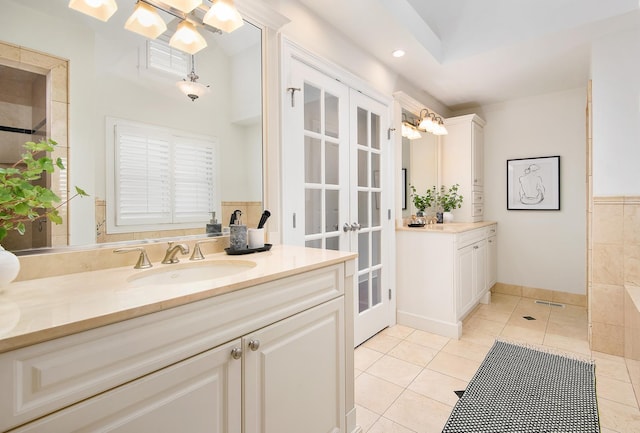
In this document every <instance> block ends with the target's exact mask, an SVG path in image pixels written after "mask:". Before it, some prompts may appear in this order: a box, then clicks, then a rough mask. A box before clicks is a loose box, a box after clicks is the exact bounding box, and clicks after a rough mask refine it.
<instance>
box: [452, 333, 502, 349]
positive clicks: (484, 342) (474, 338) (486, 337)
mask: <svg viewBox="0 0 640 433" xmlns="http://www.w3.org/2000/svg"><path fill="white" fill-rule="evenodd" d="M460 340H461V341H468V342H470V343H473V344H477V345H480V346H486V347H491V346H493V343H495V341H496V336H495V335H491V334H487V333H486V332H482V331H478V330H475V329H464V328H462V337H461V338H460Z"/></svg>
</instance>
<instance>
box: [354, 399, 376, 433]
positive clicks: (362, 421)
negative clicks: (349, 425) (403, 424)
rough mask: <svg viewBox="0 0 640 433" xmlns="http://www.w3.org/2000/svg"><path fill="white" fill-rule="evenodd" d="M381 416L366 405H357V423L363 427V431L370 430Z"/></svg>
mask: <svg viewBox="0 0 640 433" xmlns="http://www.w3.org/2000/svg"><path fill="white" fill-rule="evenodd" d="M379 418H380V415H378V414H377V413H375V412H371V411H370V410H369V409H367V408H366V407H362V406H360V405H356V424H357V425H359V426H360V427H362V431H363V432H366V431H369V430H370V429H371V426H373V425H374V424H375V423H376V421H378V419H379Z"/></svg>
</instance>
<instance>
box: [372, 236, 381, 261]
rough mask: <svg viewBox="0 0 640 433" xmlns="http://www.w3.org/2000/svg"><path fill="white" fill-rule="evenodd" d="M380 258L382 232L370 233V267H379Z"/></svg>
mask: <svg viewBox="0 0 640 433" xmlns="http://www.w3.org/2000/svg"><path fill="white" fill-rule="evenodd" d="M381 257H382V232H381V231H380V230H375V231H372V232H371V266H375V265H379V264H380V263H381Z"/></svg>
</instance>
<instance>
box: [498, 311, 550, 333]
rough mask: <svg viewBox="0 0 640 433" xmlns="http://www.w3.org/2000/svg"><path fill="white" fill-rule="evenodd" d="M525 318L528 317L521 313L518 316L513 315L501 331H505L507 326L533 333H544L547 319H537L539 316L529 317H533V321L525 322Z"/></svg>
mask: <svg viewBox="0 0 640 433" xmlns="http://www.w3.org/2000/svg"><path fill="white" fill-rule="evenodd" d="M525 317H529V316H528V315H526V314H525V315H523V314H522V313H520V314H517V313H514V314H513V315H512V316H511V318H510V319H509V321H508V322H507V324H506V325H505V326H504V328H503V329H506V328H507V327H509V326H517V327H519V328H525V329H530V330H534V331H541V332H545V331H546V329H547V322H548V321H547V319H545V318H539V316H537V317H536V316H531V317H535V320H527V319H525Z"/></svg>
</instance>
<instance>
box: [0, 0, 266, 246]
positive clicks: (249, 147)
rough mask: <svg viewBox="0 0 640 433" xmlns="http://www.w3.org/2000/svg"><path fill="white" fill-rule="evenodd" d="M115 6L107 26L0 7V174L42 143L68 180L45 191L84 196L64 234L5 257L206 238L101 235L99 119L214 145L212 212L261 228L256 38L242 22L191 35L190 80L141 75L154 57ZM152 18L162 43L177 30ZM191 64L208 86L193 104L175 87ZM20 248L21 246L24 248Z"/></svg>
mask: <svg viewBox="0 0 640 433" xmlns="http://www.w3.org/2000/svg"><path fill="white" fill-rule="evenodd" d="M117 3H118V11H117V12H116V14H115V15H114V16H113V17H111V19H110V20H109V21H108V22H106V23H105V22H101V21H98V20H95V19H93V18H91V17H88V16H85V15H83V14H81V13H78V12H76V11H73V10H71V9H69V8H68V7H67V5H68V0H46V1H43V0H4V1H3V4H2V14H0V127H2V128H0V159H2V161H0V164H4V165H6V164H10V163H11V158H15V157H16V155H19V150H20V146H21V144H22V143H24V142H26V141H37V140H39V139H40V138H41V137H42V136H43V135H49V134H50V137H51V138H52V139H54V140H56V141H58V142H60V143H61V155H63V156H64V157H67V156H68V159H67V166H68V170H67V174H68V180H66V176H65V177H63V178H55V179H52V180H50V182H51V187H52V188H54V189H55V188H61V189H66V188H67V186H68V187H69V188H71V189H72V188H73V186H74V185H78V186H80V187H82V188H83V189H85V190H86V191H87V192H88V193H89V194H90V195H91V196H90V197H82V198H80V199H74V200H72V201H71V203H70V206H69V214H68V215H66V217H67V219H66V220H65V221H68V224H69V225H68V227H64V228H56V227H51V228H50V230H51V233H50V234H49V235H48V236H45V237H46V238H47V239H44V240H42V239H38V236H28V237H24V238H22V239H19V240H17V241H16V243H15V247H13V246H12V245H11V244H7V245H5V247H7V249H13V250H24V249H29V248H40V247H43V246H62V245H67V244H69V245H74V246H77V245H88V244H94V243H96V242H112V241H126V240H140V239H148V238H154V237H166V236H170V235H186V234H199V233H202V234H204V231H205V224H206V223H207V222H208V220H206V219H205V220H202V221H198V222H197V223H191V226H193V227H191V228H189V227H186V226H185V224H178V225H176V226H175V227H172V226H170V225H167V226H164V227H162V228H157V227H156V228H154V229H153V230H152V231H150V230H149V229H147V228H145V229H140V230H132V231H129V232H123V233H107V231H106V228H107V224H106V219H107V213H108V212H110V209H111V207H110V203H109V201H108V200H109V194H108V190H109V186H108V184H107V182H108V181H107V179H109V178H110V176H108V173H107V170H108V167H109V166H110V164H109V158H112V157H113V155H111V154H110V153H109V152H108V149H109V146H108V143H107V141H108V140H109V138H108V137H111V136H113V135H114V134H113V133H111V134H109V131H108V130H107V128H108V127H109V126H108V125H110V123H109V120H108V119H120V120H123V121H126V122H129V123H134V124H136V125H142V126H145V127H146V126H148V127H152V128H153V127H155V128H165V129H166V130H170V131H173V132H174V133H175V134H177V135H189V136H197V137H205V138H211V139H213V141H215V145H216V159H215V165H214V167H215V179H216V183H215V185H216V186H217V191H216V194H215V197H216V202H215V204H214V205H213V208H212V209H211V210H214V211H216V212H217V215H218V218H219V220H221V222H222V223H223V224H224V225H226V223H227V221H225V219H226V218H227V215H228V214H229V213H230V209H235V208H239V207H240V208H243V209H245V212H246V216H247V217H248V219H247V220H245V221H247V222H248V223H250V224H251V223H252V220H253V219H255V220H256V221H255V222H256V223H257V219H259V217H260V213H261V211H262V200H263V198H262V194H263V184H262V182H263V176H262V168H263V164H262V151H263V144H262V143H263V129H264V128H263V120H262V119H263V116H262V107H263V102H262V99H263V86H262V77H263V74H262V47H263V43H262V31H261V29H260V28H258V27H256V26H254V25H252V24H251V23H248V22H246V23H245V25H243V26H242V27H240V28H239V29H238V30H236V31H234V32H232V33H228V34H227V33H222V34H220V33H215V32H212V31H207V30H205V29H200V33H201V34H202V35H203V36H204V37H205V39H206V41H207V43H208V46H207V47H206V48H205V49H203V50H202V51H200V52H198V53H196V54H195V56H194V58H193V59H191V58H190V57H189V58H188V59H187V60H188V61H189V64H188V70H187V71H186V72H182V73H179V72H177V71H175V70H173V71H169V70H167V69H171V68H163V67H162V65H161V64H159V63H155V65H150V61H149V59H150V58H151V57H153V54H152V51H150V46H149V41H148V40H147V39H145V38H144V37H142V36H140V35H138V34H135V33H132V32H129V31H127V30H125V29H124V23H125V21H126V20H127V18H128V17H129V16H130V15H131V12H132V11H133V9H134V6H135V3H136V0H118V2H117ZM162 16H163V18H164V19H165V21H166V22H167V25H168V27H169V30H168V32H167V34H168V35H170V34H171V32H172V29H175V26H176V25H177V23H176V22H174V21H173V20H175V18H174V17H172V16H170V15H168V14H163V15H162ZM168 58H169V59H171V56H169V57H168ZM191 60H193V64H194V65H195V70H196V73H197V75H198V76H199V79H198V81H199V82H201V83H203V84H206V85H210V89H209V92H208V93H206V94H205V95H203V96H202V97H200V98H198V99H196V100H195V101H192V100H191V99H190V98H189V97H187V96H186V95H185V94H183V93H181V91H180V90H179V89H178V87H177V86H176V82H177V81H179V80H182V79H184V78H187V74H188V72H190V71H191V69H192V65H191V63H190V62H191ZM160 63H162V60H160ZM17 83H21V84H17ZM18 88H20V89H26V90H23V91H22V90H16V89H18ZM16 92H17V93H16ZM26 93H29V94H28V95H27V94H26ZM61 95H62V96H61ZM42 96H44V98H45V99H44V101H43V102H40V100H39V99H37V98H38V97H42ZM16 113H22V117H20V116H18V115H17V114H16ZM42 121H44V122H45V124H44V125H45V126H42V125H41V122H42ZM61 122H62V124H61ZM38 127H39V128H38ZM21 130H25V131H21ZM67 147H68V152H67ZM16 149H17V150H16ZM111 165H112V164H111ZM61 195H63V196H64V194H61ZM188 225H189V224H187V226H188ZM32 230H33V231H34V233H35V232H42V231H43V230H45V231H46V230H47V227H46V225H44V228H43V224H39V227H33V228H32ZM56 230H57V231H56ZM27 238H28V239H29V242H31V244H29V245H25V244H24V241H25V239H27ZM7 239H8V238H7ZM21 242H22V243H21ZM4 244H5V241H3V245H4Z"/></svg>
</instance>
